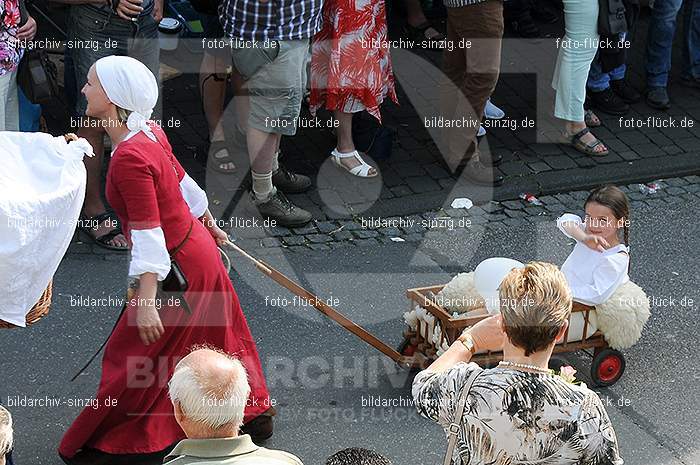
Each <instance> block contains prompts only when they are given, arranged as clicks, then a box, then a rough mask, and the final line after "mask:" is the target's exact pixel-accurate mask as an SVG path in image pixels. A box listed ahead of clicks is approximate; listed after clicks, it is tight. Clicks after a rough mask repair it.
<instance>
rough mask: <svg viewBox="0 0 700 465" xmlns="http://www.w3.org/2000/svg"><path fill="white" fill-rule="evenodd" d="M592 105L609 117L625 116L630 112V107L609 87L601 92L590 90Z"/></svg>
mask: <svg viewBox="0 0 700 465" xmlns="http://www.w3.org/2000/svg"><path fill="white" fill-rule="evenodd" d="M589 92H590V95H591V103H592V104H593V106H594V107H595V108H597V109H598V110H600V111H602V112H603V113H607V114H609V115H617V116H620V115H624V114H626V113H627V112H628V111H630V106H629V105H628V104H627V103H625V101H624V100H622V98H620V97H618V95H617V94H616V93H615V92H613V90H612V88H610V87H608V88H607V89H605V90H601V91H597V92H595V91H592V90H590V91H589Z"/></svg>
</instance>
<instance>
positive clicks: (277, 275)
mask: <svg viewBox="0 0 700 465" xmlns="http://www.w3.org/2000/svg"><path fill="white" fill-rule="evenodd" d="M226 245H228V246H229V247H231V248H232V249H234V250H235V251H236V252H238V253H240V254H241V255H243V256H244V257H245V258H247V259H248V260H250V261H251V262H253V264H254V265H255V266H256V268H258V269H259V270H260V271H262V272H263V273H265V274H266V275H267V276H269V277H270V278H272V279H273V280H274V281H275V282H277V283H278V284H280V285H281V286H282V287H284V288H286V289H288V290H290V291H291V292H292V293H294V294H296V295H298V296H299V297H301V298H304V299H306V300H307V301H308V302H309V303H310V304H311V305H313V307H314V308H316V310H318V311H319V312H321V313H323V314H324V315H326V316H327V317H328V318H330V319H331V320H333V321H335V322H336V323H338V324H339V325H341V326H342V327H343V328H345V329H347V330H348V331H350V332H351V333H353V334H354V335H355V336H357V337H359V338H360V339H362V340H363V341H365V342H366V343H368V344H369V345H371V346H372V347H374V348H375V349H377V350H379V351H380V352H381V353H383V354H384V355H386V356H387V357H389V358H391V359H392V360H393V361H395V362H397V363H401V364H406V365H414V363H415V362H414V359H413V358H412V357H406V356H403V355H401V354H400V353H398V352H397V351H396V350H395V349H394V348H392V347H390V346H389V345H387V344H386V343H385V342H383V341H381V340H380V339H378V338H377V337H376V336H375V335H374V334H372V333H370V332H369V331H367V330H366V329H364V328H363V327H362V326H360V325H358V324H357V323H355V322H354V321H352V320H350V319H349V318H347V317H346V316H345V315H343V314H342V313H340V312H338V311H337V310H335V309H334V308H333V307H331V306H330V305H328V304H327V303H326V302H324V301H323V300H321V299H319V298H318V297H317V296H316V295H315V294H313V293H311V292H310V291H307V290H306V289H304V288H303V287H301V286H300V285H299V284H297V283H295V282H294V281H292V280H291V279H290V278H288V277H287V276H285V275H284V274H283V273H281V272H279V271H277V270H276V269H275V268H273V267H272V266H270V265H268V264H267V263H265V262H263V261H262V260H258V259H257V258H255V257H253V256H252V255H250V254H249V253H248V252H246V251H245V250H243V249H241V248H240V247H238V246H237V245H236V244H234V243H233V242H231V241H226Z"/></svg>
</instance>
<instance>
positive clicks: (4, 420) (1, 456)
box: [0, 405, 13, 465]
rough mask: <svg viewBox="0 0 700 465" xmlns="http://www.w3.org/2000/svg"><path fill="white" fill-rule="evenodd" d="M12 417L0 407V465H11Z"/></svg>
mask: <svg viewBox="0 0 700 465" xmlns="http://www.w3.org/2000/svg"><path fill="white" fill-rule="evenodd" d="M12 442H13V433H12V415H10V412H8V411H7V409H6V408H5V407H3V406H2V405H0V465H12V456H11V453H12Z"/></svg>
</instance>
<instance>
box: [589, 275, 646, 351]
mask: <svg viewBox="0 0 700 465" xmlns="http://www.w3.org/2000/svg"><path fill="white" fill-rule="evenodd" d="M596 313H597V317H598V329H599V330H600V331H601V332H602V333H603V335H605V340H606V341H608V345H610V347H612V348H613V349H617V350H622V349H627V348H629V347H632V346H633V345H634V344H636V343H637V341H638V340H639V338H640V337H641V336H642V330H643V329H644V325H645V324H646V322H647V320H648V319H649V316H650V315H651V312H650V311H649V299H648V298H647V295H646V294H645V293H644V291H643V290H642V288H641V287H639V286H637V285H636V284H634V283H633V282H632V281H628V282H626V283H625V284H623V285H621V286H620V287H619V288H618V289H617V290H616V291H615V293H614V294H613V295H612V297H611V298H610V299H609V300H607V301H606V302H603V303H602V304H599V305H596Z"/></svg>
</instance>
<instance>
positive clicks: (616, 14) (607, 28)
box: [598, 0, 628, 37]
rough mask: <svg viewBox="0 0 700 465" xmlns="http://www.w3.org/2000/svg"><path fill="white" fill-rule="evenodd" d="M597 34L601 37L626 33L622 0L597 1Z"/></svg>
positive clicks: (624, 10)
mask: <svg viewBox="0 0 700 465" xmlns="http://www.w3.org/2000/svg"><path fill="white" fill-rule="evenodd" d="M598 5H599V8H600V9H599V11H598V34H600V35H601V36H603V37H609V36H616V35H617V34H620V33H621V32H627V29H628V28H627V16H626V11H627V10H626V9H625V4H624V2H623V0H598Z"/></svg>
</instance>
